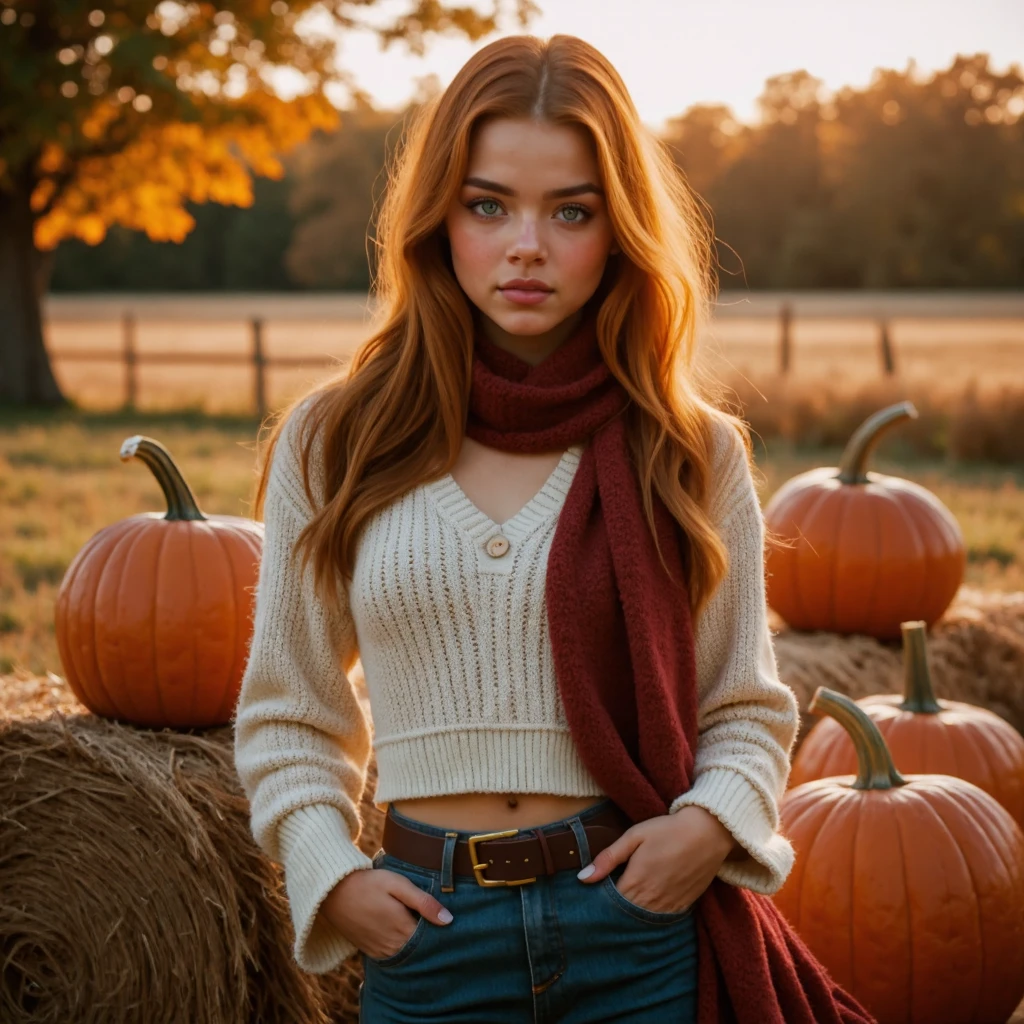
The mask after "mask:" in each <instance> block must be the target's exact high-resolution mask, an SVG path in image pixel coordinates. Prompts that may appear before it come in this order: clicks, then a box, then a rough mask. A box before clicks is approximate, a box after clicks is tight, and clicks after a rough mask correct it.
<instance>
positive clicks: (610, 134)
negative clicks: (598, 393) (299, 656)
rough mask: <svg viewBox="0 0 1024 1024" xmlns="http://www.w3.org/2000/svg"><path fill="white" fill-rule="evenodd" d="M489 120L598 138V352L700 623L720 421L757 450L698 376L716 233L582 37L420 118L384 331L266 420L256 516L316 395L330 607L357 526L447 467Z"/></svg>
mask: <svg viewBox="0 0 1024 1024" xmlns="http://www.w3.org/2000/svg"><path fill="white" fill-rule="evenodd" d="M492 118H534V119H540V120H543V121H546V122H550V123H553V124H556V125H565V126H578V127H582V128H583V129H585V131H586V132H587V133H589V136H590V138H591V139H592V141H593V145H594V148H595V151H596V155H597V161H598V167H599V169H600V173H601V177H602V186H603V188H604V191H605V195H606V197H607V204H608V211H609V216H610V219H611V223H612V227H613V231H614V236H615V238H616V240H617V242H618V245H619V247H620V249H621V252H620V253H619V254H618V255H617V256H615V257H613V258H612V259H610V260H609V263H608V267H607V268H606V274H605V279H604V280H603V281H602V283H601V285H600V286H599V289H598V293H597V294H595V296H594V297H592V298H593V300H594V303H595V305H596V307H597V333H598V341H599V345H600V349H601V352H602V355H603V358H604V360H605V362H606V363H607V364H608V366H609V368H610V370H611V372H612V373H613V374H614V376H615V377H616V378H617V379H618V381H619V382H621V384H622V386H623V387H624V388H625V390H626V392H627V393H628V395H629V397H630V399H631V400H632V401H631V402H630V403H629V406H628V407H627V412H628V418H627V436H628V439H629V444H630V448H631V453H632V456H633V462H634V464H635V465H636V466H637V467H638V472H639V480H640V486H641V493H642V496H643V501H644V511H645V515H646V518H647V521H648V523H649V524H650V526H651V529H652V532H653V504H652V501H653V499H652V494H653V493H655V492H656V493H657V494H658V495H659V496H660V497H661V500H662V501H663V502H664V503H665V505H666V507H667V508H668V510H669V511H670V512H671V514H672V515H673V516H674V517H675V519H676V520H677V521H678V523H679V524H680V526H681V527H682V529H683V531H684V534H685V537H686V538H687V541H688V544H687V546H686V551H685V559H684V564H685V567H686V576H687V584H688V589H689V601H690V606H691V611H692V612H693V613H694V614H695V615H696V614H697V613H699V611H700V610H701V608H702V607H703V606H704V604H705V603H706V602H707V600H708V599H709V598H710V596H711V594H712V593H713V592H714V590H715V588H716V587H717V585H718V584H719V582H720V581H721V579H722V577H723V576H724V575H725V572H726V570H727V567H728V554H727V551H726V549H725V546H724V544H723V543H722V541H721V539H720V538H719V536H718V534H717V532H716V530H715V528H714V525H713V523H712V522H711V520H710V518H709V517H708V515H707V514H706V505H707V495H708V489H709V476H710V469H711V457H712V445H713V438H712V434H713V431H714V429H715V422H714V421H715V420H718V422H719V427H721V426H722V425H731V426H729V427H728V429H735V430H737V431H738V433H739V434H740V436H741V437H742V442H743V443H742V448H743V450H744V457H746V458H747V459H748V460H749V459H750V447H751V446H750V438H749V434H748V432H747V430H746V428H745V425H744V424H743V422H742V420H740V419H738V418H737V417H735V416H732V415H730V414H729V413H726V412H724V411H722V410H720V409H719V408H718V407H717V406H716V405H715V404H713V401H712V398H713V391H714V390H715V383H714V382H712V381H711V380H710V378H707V377H705V376H703V375H701V374H698V372H697V369H696V367H695V365H694V354H695V347H696V339H697V336H698V333H699V331H700V329H701V328H702V326H703V325H704V324H705V323H706V321H707V318H708V316H709V315H710V307H711V304H712V301H713V293H714V291H715V289H716V284H717V282H716V276H715V273H714V269H713V263H712V253H713V234H712V231H711V230H710V228H709V227H708V225H707V223H706V222H705V220H704V218H703V216H702V214H701V209H700V200H699V199H698V197H697V196H696V195H695V194H694V193H693V192H692V191H691V189H690V188H689V186H688V185H687V183H686V181H685V178H684V177H683V176H682V174H681V173H680V172H679V171H678V169H677V168H676V167H675V165H674V163H673V161H672V159H671V157H670V155H669V153H668V150H667V148H666V147H665V146H664V144H663V143H662V142H661V141H660V140H659V139H658V138H657V137H656V136H655V135H654V134H653V133H652V132H651V131H650V130H649V129H647V128H646V127H645V126H644V125H643V124H642V122H641V121H640V118H639V115H638V114H637V111H636V108H635V107H634V105H633V102H632V99H631V98H630V96H629V93H628V91H627V89H626V87H625V85H624V83H623V82H622V79H621V78H620V77H619V75H618V73H617V72H616V71H615V69H614V68H613V67H612V66H611V64H610V63H609V62H608V60H607V59H606V58H605V57H604V56H603V55H602V54H601V53H599V52H598V51H597V50H596V49H594V47H592V46H591V45H589V44H588V43H586V42H584V41H583V40H581V39H578V38H576V37H575V36H569V35H556V36H553V37H552V38H551V39H549V40H547V41H544V40H541V39H538V38H536V37H534V36H528V35H519V36H508V37H505V38H502V39H498V40H496V41H495V42H493V43H491V44H490V45H488V46H486V47H484V48H483V49H481V50H480V51H478V52H477V53H476V54H474V55H473V56H472V57H471V58H470V59H469V60H468V61H467V62H466V64H465V65H464V66H463V67H462V69H461V70H460V71H459V73H458V74H457V75H456V76H455V78H454V80H453V81H452V83H451V84H450V85H449V86H448V88H447V89H445V90H444V92H443V93H441V94H440V95H439V96H438V97H436V98H435V99H434V100H432V101H431V102H430V103H428V104H426V105H425V106H424V107H422V108H420V110H419V111H418V112H417V113H416V115H415V117H414V118H413V119H412V122H411V124H410V126H409V129H408V131H407V135H406V138H405V141H404V145H403V146H402V147H401V150H400V155H399V157H398V159H397V161H396V163H395V165H394V167H393V168H392V169H391V174H390V176H389V182H388V189H387V193H386V196H385V200H384V204H383V207H382V210H381V215H380V219H379V223H378V231H377V239H378V241H377V249H378V266H377V272H376V275H375V282H374V283H375V289H376V292H377V297H378V309H379V320H378V322H377V323H376V325H375V330H374V332H373V334H372V336H371V337H370V338H369V339H368V340H367V341H365V342H364V343H363V344H362V345H361V346H360V348H359V349H358V351H357V352H356V354H355V356H354V358H353V360H352V363H351V366H350V367H349V368H348V371H347V372H345V371H342V372H340V373H339V374H337V375H336V376H334V377H331V378H329V379H327V380H325V381H324V382H323V383H322V384H320V385H319V386H317V387H316V388H314V389H312V390H311V391H310V392H307V394H306V395H304V396H302V397H300V398H299V399H297V400H296V401H295V402H294V403H292V405H291V406H289V407H288V408H287V409H285V410H284V411H283V413H282V414H281V416H280V418H279V419H278V420H277V422H276V425H273V426H272V428H271V434H270V437H269V441H268V443H267V446H266V449H265V453H264V458H263V465H262V470H261V471H260V476H259V483H258V487H257V491H256V497H255V501H254V507H255V515H256V516H257V517H259V516H260V515H261V514H262V509H263V501H264V497H265V494H266V486H267V479H268V476H269V468H270V465H271V460H272V458H273V450H274V446H275V445H276V443H277V440H278V437H279V436H280V433H281V430H282V427H283V425H284V423H285V422H286V421H287V419H288V417H289V416H290V415H291V414H292V413H293V412H294V411H295V410H296V408H297V407H298V406H299V405H300V404H301V403H303V402H306V401H307V400H309V401H308V406H307V409H306V412H307V415H306V416H305V417H304V420H303V427H304V430H303V436H304V440H303V443H302V445H301V464H302V473H303V478H304V484H305V488H306V493H307V497H309V498H310V501H311V503H312V504H313V507H314V508H315V509H316V511H315V514H314V516H313V518H312V519H311V520H310V521H309V522H308V523H307V524H306V526H305V528H304V529H303V531H302V533H301V535H300V536H299V538H298V541H297V543H296V545H295V550H296V551H299V550H301V552H302V556H303V568H305V566H306V563H307V561H308V559H309V558H310V557H312V559H313V563H314V577H315V584H316V587H317V590H318V593H319V594H320V596H321V599H322V600H324V601H325V602H335V601H337V600H338V599H339V594H338V591H337V589H336V588H337V586H338V582H339V581H338V576H339V573H340V574H341V575H343V576H345V577H346V578H347V579H350V578H351V575H352V569H353V564H354V560H355V553H356V548H357V542H358V535H359V531H360V528H361V526H362V525H363V524H365V523H366V522H367V520H368V519H369V518H370V517H371V516H372V515H373V514H374V513H375V512H376V511H377V510H378V509H380V508H382V507H383V506H384V505H386V504H388V503H389V502H391V501H392V500H394V499H395V498H397V497H398V496H399V495H401V494H402V493H404V492H405V491H407V490H408V489H409V488H411V487H413V486H416V485H417V484H419V483H422V482H426V481H428V480H432V479H436V478H437V477H439V476H441V475H442V474H444V473H447V472H448V471H449V470H450V469H451V468H452V466H453V465H454V463H455V460H456V457H457V456H458V453H459V449H460V446H461V441H462V435H463V431H464V427H465V423H466V417H467V409H468V402H469V389H470V369H471V365H472V358H473V314H472V308H471V304H470V302H469V299H468V298H467V297H466V295H465V293H464V292H463V291H462V289H461V287H460V286H459V283H458V281H457V279H456V277H455V273H454V271H453V269H452V262H451V256H450V251H449V249H448V242H447V239H446V238H445V237H444V234H443V232H442V230H441V229H442V227H443V223H444V219H445V215H446V212H447V210H448V208H449V206H450V204H451V203H452V201H453V200H454V199H455V197H456V196H457V194H458V192H459V189H460V187H461V182H462V178H463V176H464V174H465V170H466V166H467V163H468V157H469V151H470V146H471V143H472V139H473V131H474V127H475V126H477V125H478V124H480V123H481V122H482V121H483V120H484V119H492ZM314 442H318V444H319V445H322V449H321V452H322V454H321V456H320V461H321V463H322V466H321V467H320V468H321V469H322V471H323V477H322V494H321V499H322V500H319V501H318V500H315V499H314V496H313V489H312V482H311V473H310V470H311V458H312V456H311V452H312V450H313V446H314ZM314 468H315V467H314ZM317 505H319V507H317ZM293 554H294V552H293Z"/></svg>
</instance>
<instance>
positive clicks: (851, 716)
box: [808, 686, 907, 789]
mask: <svg viewBox="0 0 1024 1024" xmlns="http://www.w3.org/2000/svg"><path fill="white" fill-rule="evenodd" d="M808 709H809V710H810V711H813V712H814V713H815V714H825V715H828V716H829V717H830V718H834V719H835V720H836V721H837V722H838V723H839V724H840V725H841V726H842V727H843V728H844V729H845V730H846V732H847V733H848V734H849V737H850V739H851V740H853V747H854V749H855V750H856V751H857V778H856V779H855V780H854V783H853V788H854V789H895V788H896V787H897V786H904V785H906V781H907V780H906V779H904V778H903V776H902V775H900V773H899V772H898V771H896V766H895V765H894V764H893V763H892V755H891V754H890V753H889V748H888V747H887V746H886V743H885V740H884V739H883V738H882V734H881V733H880V732H879V731H878V726H877V725H875V723H874V722H872V721H871V719H870V718H869V717H868V716H867V715H866V714H865V713H864V711H863V709H861V708H860V707H858V706H857V704H856V703H854V702H853V701H852V700H850V698H849V697H847V696H845V695H844V694H841V693H836V692H835V690H828V689H826V688H825V687H824V686H819V687H818V689H817V690H816V691H815V694H814V696H813V697H812V698H811V703H810V704H809V705H808Z"/></svg>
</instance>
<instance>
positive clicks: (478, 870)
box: [469, 828, 537, 886]
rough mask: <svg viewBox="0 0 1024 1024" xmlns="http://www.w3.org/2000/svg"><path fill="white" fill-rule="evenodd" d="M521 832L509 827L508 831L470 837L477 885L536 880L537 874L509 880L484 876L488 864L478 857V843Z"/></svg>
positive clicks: (523, 883)
mask: <svg viewBox="0 0 1024 1024" xmlns="http://www.w3.org/2000/svg"><path fill="white" fill-rule="evenodd" d="M518 834H519V829H517V828H513V829H509V830H508V831H507V832H481V833H479V834H478V835H475V836H470V837H469V858H470V860H471V861H472V862H473V874H474V875H475V876H476V884H477V885H484V886H488V885H526V883H527V882H536V881H537V877H536V875H535V876H534V877H533V878H518V879H512V880H511V881H507V880H505V879H503V878H499V879H491V878H484V875H483V873H484V871H486V870H487V864H486V863H484V864H478V863H477V859H478V858H479V856H480V855H479V854H478V853H477V852H476V844H477V843H482V842H484V841H486V840H488V839H508V838H509V837H510V836H515V835H518Z"/></svg>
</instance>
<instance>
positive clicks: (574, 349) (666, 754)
mask: <svg viewBox="0 0 1024 1024" xmlns="http://www.w3.org/2000/svg"><path fill="white" fill-rule="evenodd" d="M627 403H628V396H627V395H626V393H625V391H624V389H623V388H622V386H621V385H620V384H619V383H618V381H616V380H615V378H614V377H612V375H611V372H610V371H609V369H608V367H607V365H606V364H605V362H604V360H603V358H602V356H601V353H600V350H599V348H598V345H597V336H596V331H595V327H594V321H593V319H592V318H587V319H586V320H584V322H583V324H582V325H581V327H580V328H579V329H578V330H577V331H576V333H575V334H574V335H573V336H572V337H571V338H569V339H568V340H567V341H566V342H565V344H563V345H562V346H561V347H560V348H559V349H558V350H557V351H555V352H554V353H553V354H552V355H550V356H548V357H547V358H546V359H545V360H544V361H543V362H542V363H541V364H540V365H539V366H530V365H529V364H528V363H526V362H523V361H522V360H521V359H519V358H518V357H517V356H514V355H512V354H511V353H509V352H506V351H504V350H503V349H501V348H499V347H498V346H497V345H495V344H494V343H493V342H490V341H488V340H487V339H486V338H485V337H483V335H482V334H479V333H478V336H477V338H476V342H475V352H474V358H473V380H472V387H471V390H470V399H469V418H468V423H467V425H466V433H467V434H468V435H469V436H470V437H471V438H473V439H474V440H476V441H479V442H480V443H481V444H485V445H488V446H489V447H492V448H498V449H501V450H503V451H516V452H546V451H552V452H553V451H557V450H559V449H564V448H567V447H569V446H570V445H573V444H577V443H580V442H583V441H585V440H589V442H590V443H589V445H588V446H587V447H586V448H585V449H584V452H583V455H582V458H581V459H580V464H579V466H578V468H577V470H576V475H575V477H574V479H573V483H572V486H571V487H570V489H569V493H568V496H567V498H566V501H565V505H564V507H563V508H562V511H561V514H560V516H559V519H558V524H557V526H556V528H555V536H554V539H553V541H552V547H551V553H550V556H549V561H548V568H547V578H546V587H547V590H546V594H547V605H548V622H549V627H550V632H551V644H552V648H553V654H554V663H555V670H556V675H557V678H558V687H559V692H560V694H561V697H562V702H563V704H564V705H565V712H566V717H567V719H568V722H569V728H570V730H571V732H572V736H573V739H574V741H575V744H576V747H577V749H578V751H579V754H580V757H581V759H582V760H583V763H584V765H586V767H587V769H588V770H589V771H590V773H591V774H592V775H593V777H594V778H595V779H596V780H597V782H598V784H599V785H600V786H601V787H602V788H603V789H604V791H605V793H606V794H607V795H608V796H609V797H611V798H612V799H613V800H614V801H615V802H616V803H617V804H618V805H619V807H621V808H622V810H623V811H625V812H626V814H627V815H628V816H629V817H630V818H631V820H632V821H634V822H639V821H644V820H645V819H647V818H651V817H655V816H657V815H663V814H667V813H668V808H669V804H670V803H671V802H672V800H674V799H675V798H676V797H677V796H679V794H681V793H684V792H686V791H687V790H688V789H689V788H690V779H691V775H692V772H693V757H694V751H695V750H696V747H697V696H696V664H695V660H694V644H693V628H692V623H691V619H690V611H689V602H688V600H687V590H686V585H685V576H684V572H683V554H682V552H683V550H684V538H683V536H682V531H681V530H680V529H679V527H678V524H677V523H676V522H675V520H674V519H673V518H672V516H671V514H670V513H669V512H668V510H667V509H666V508H665V506H664V504H663V503H662V502H661V501H660V500H659V499H658V498H657V496H656V495H655V503H654V512H655V523H656V526H657V534H658V540H659V546H660V548H661V551H662V554H663V555H664V558H665V561H666V562H667V564H668V566H669V569H670V571H671V578H666V575H665V572H664V570H663V569H662V567H661V563H660V561H659V558H658V553H657V551H656V550H655V547H654V542H653V538H652V536H651V532H650V530H649V529H648V526H647V521H646V519H645V517H644V514H643V506H642V503H641V497H640V486H639V480H638V477H637V474H636V472H635V470H634V469H633V466H632V464H631V459H630V455H629V451H628V448H627V444H626V432H625V423H624V417H623V415H621V414H622V413H623V411H624V410H625V409H626V406H627ZM697 912H698V917H697V923H698V936H699V967H698V971H699V993H700V994H699V1003H698V1007H699V1011H698V1020H699V1021H700V1024H717V1022H719V1021H736V1022H737V1024H832V1022H835V1024H839V1022H849V1024H852V1022H870V1021H871V1020H872V1018H871V1017H870V1016H869V1015H868V1014H867V1013H866V1012H865V1011H864V1010H863V1009H862V1008H861V1007H860V1006H859V1005H858V1004H857V1003H856V1001H855V1000H853V999H852V998H851V997H850V996H849V995H848V994H847V993H846V992H844V991H843V990H842V989H841V988H840V987H839V986H838V985H836V984H835V982H834V981H832V979H831V978H830V977H829V976H828V974H827V973H826V971H825V969H824V968H823V967H822V965H821V964H820V963H818V961H817V960H816V959H815V958H814V956H813V955H812V954H811V953H810V951H809V950H808V949H807V947H806V946H805V945H804V944H803V942H802V941H801V940H800V939H799V937H798V936H797V935H796V933H795V932H794V931H793V930H792V928H790V927H789V925H788V924H787V923H786V921H785V919H784V918H783V917H782V915H781V914H780V912H779V911H778V910H777V909H776V908H775V905H774V904H773V903H772V901H771V900H770V899H768V898H767V897H765V896H759V895H757V894H755V893H752V892H750V891H749V890H747V889H740V888H736V887H735V886H732V885H729V884H727V883H725V882H722V881H721V880H720V879H717V878H716V879H715V880H714V881H713V882H712V883H711V886H710V887H709V888H708V890H707V891H706V892H705V893H704V895H703V896H701V898H700V900H699V901H698V903H697Z"/></svg>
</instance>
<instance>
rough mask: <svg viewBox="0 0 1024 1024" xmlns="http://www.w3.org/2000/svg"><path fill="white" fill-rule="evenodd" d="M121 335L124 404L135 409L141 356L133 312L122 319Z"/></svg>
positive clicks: (127, 407)
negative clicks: (139, 354) (136, 346)
mask: <svg viewBox="0 0 1024 1024" xmlns="http://www.w3.org/2000/svg"><path fill="white" fill-rule="evenodd" d="M121 336H122V339H123V341H124V406H125V408H126V409H134V408H135V406H136V404H137V402H138V397H139V380H138V371H137V366H138V362H139V356H138V352H137V351H136V349H135V315H134V314H133V313H131V312H128V313H125V315H124V317H123V319H122V320H121Z"/></svg>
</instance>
